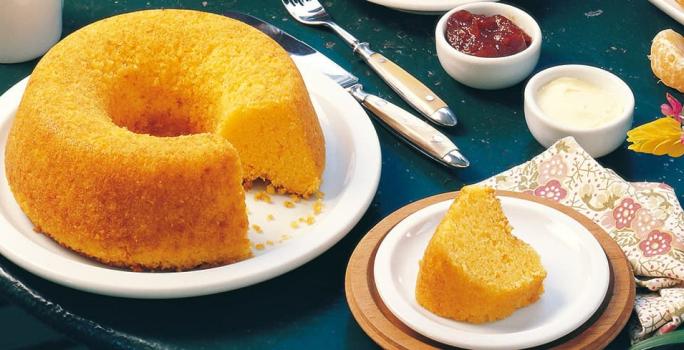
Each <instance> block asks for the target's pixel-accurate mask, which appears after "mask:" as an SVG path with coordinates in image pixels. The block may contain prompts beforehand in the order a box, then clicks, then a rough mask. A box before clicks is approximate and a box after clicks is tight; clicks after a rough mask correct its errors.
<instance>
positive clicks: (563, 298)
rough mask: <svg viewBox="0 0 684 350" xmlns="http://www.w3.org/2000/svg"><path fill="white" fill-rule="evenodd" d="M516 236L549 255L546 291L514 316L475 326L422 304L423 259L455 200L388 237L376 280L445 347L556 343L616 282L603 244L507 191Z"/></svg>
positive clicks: (402, 315)
mask: <svg viewBox="0 0 684 350" xmlns="http://www.w3.org/2000/svg"><path fill="white" fill-rule="evenodd" d="M499 199H501V204H502V206H503V209H504V212H505V213H506V216H507V217H508V219H509V221H510V223H511V225H512V226H513V227H514V230H513V234H515V235H516V236H517V237H519V238H521V239H523V240H524V241H525V242H527V243H529V244H530V245H531V246H532V247H533V248H534V249H535V250H536V251H537V252H538V253H539V255H540V256H541V260H542V264H543V265H544V268H545V269H546V271H547V273H548V275H547V277H546V280H545V281H544V289H545V291H544V294H542V296H541V298H540V299H539V300H538V301H537V302H536V303H534V304H532V305H529V306H527V307H525V308H522V309H519V310H517V311H516V312H515V313H513V314H512V315H511V316H509V317H508V318H506V319H503V320H500V321H497V322H491V323H484V324H470V323H465V322H457V321H453V320H450V319H446V318H442V317H440V316H437V315H435V314H433V313H431V312H430V311H428V310H426V309H424V308H423V307H422V306H420V305H419V304H418V303H417V302H416V296H415V287H416V278H417V276H418V261H419V260H420V259H422V257H423V252H424V251H425V248H426V247H427V244H428V242H429V240H430V238H431V237H432V235H433V233H434V231H435V229H436V227H437V225H438V224H439V222H440V221H441V220H442V218H443V217H444V214H445V213H446V211H447V209H448V208H449V205H450V204H451V202H452V201H444V202H440V203H436V204H433V205H431V206H429V207H426V208H424V209H422V210H419V211H417V212H416V213H414V214H412V215H410V216H409V217H407V218H406V219H404V220H403V221H401V222H400V223H399V224H398V225H397V226H395V227H394V228H393V229H392V230H391V231H390V232H389V233H388V234H387V236H386V237H385V238H384V239H383V241H382V243H381V244H380V247H379V248H378V253H377V255H376V257H375V263H374V274H375V285H376V288H377V289H378V292H379V294H380V297H381V299H382V301H383V302H384V303H385V305H387V307H388V308H389V310H390V311H391V312H392V313H393V314H394V315H395V316H396V317H397V318H399V319H400V320H401V321H402V322H403V323H405V324H406V325H407V326H409V327H410V328H412V329H413V330H415V331H416V332H418V333H420V334H422V335H424V336H426V337H429V338H432V339H434V340H436V341H439V342H441V343H444V344H448V345H453V346H457V347H463V348H477V349H518V348H527V347H533V346H539V345H543V344H546V343H548V342H551V341H554V340H556V339H558V338H560V337H562V336H564V335H566V334H568V333H570V332H572V331H573V330H575V329H577V328H578V327H579V326H581V325H582V324H583V323H584V322H586V321H587V320H588V319H589V318H590V317H591V316H592V315H593V314H594V312H595V311H596V310H597V309H598V308H599V306H600V305H601V303H602V302H603V300H604V298H605V295H606V291H607V289H608V282H609V276H610V275H609V269H608V260H607V258H606V255H605V253H604V252H603V249H602V248H601V245H600V244H599V243H598V241H597V240H596V239H595V238H594V236H592V234H591V233H590V232H589V231H588V230H587V229H586V228H584V226H582V225H581V224H580V223H579V222H577V221H575V220H574V219H573V218H571V217H569V216H567V215H565V214H563V213H561V212H560V211H557V210H555V209H553V208H550V207H547V206H544V205H542V204H539V203H535V202H532V201H528V200H524V199H518V198H511V197H504V196H499Z"/></svg>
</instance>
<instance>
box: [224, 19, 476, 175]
mask: <svg viewBox="0 0 684 350" xmlns="http://www.w3.org/2000/svg"><path fill="white" fill-rule="evenodd" d="M224 15H226V16H228V17H231V18H234V19H237V20H239V21H241V22H244V23H246V24H248V25H250V26H252V27H254V28H256V29H258V30H260V31H262V32H263V33H265V34H266V35H268V36H269V37H271V38H272V39H273V40H275V41H276V42H278V43H279V44H280V45H281V46H282V47H283V48H284V49H285V50H286V51H287V52H288V53H289V54H290V57H292V59H293V60H294V61H295V62H297V63H298V65H299V66H300V67H311V68H314V69H316V70H317V71H319V72H320V73H322V74H323V75H325V76H327V77H328V78H330V79H332V80H333V81H335V82H336V83H337V84H339V85H340V86H342V87H343V88H344V89H346V90H347V91H348V92H349V93H350V94H351V95H352V96H353V97H354V98H355V99H356V100H357V101H359V103H361V105H362V106H364V107H366V108H367V109H368V110H369V111H371V112H373V114H374V115H376V116H377V117H378V119H380V120H381V121H382V122H383V124H384V125H385V126H387V127H388V128H389V130H390V131H392V132H394V133H395V134H398V135H399V136H401V137H402V139H403V140H404V141H407V142H408V143H409V144H410V145H411V146H413V147H414V148H416V149H417V150H419V151H420V152H422V153H424V154H426V155H428V156H429V157H431V158H432V159H434V160H436V161H438V162H440V163H442V164H444V165H446V166H448V167H452V168H465V167H467V166H468V165H470V162H469V161H468V160H467V159H466V158H465V157H464V156H463V155H462V154H461V151H460V150H459V149H458V147H456V145H455V144H454V143H453V142H451V140H449V138H448V137H447V136H446V135H444V134H442V133H441V132H440V131H439V130H437V129H435V128H434V127H432V126H431V125H430V124H428V123H426V122H424V121H423V120H421V119H420V118H418V117H416V116H415V115H413V114H411V113H409V112H407V111H406V110H404V109H402V108H401V107H398V106H396V105H394V104H392V103H390V102H388V101H386V100H384V99H382V98H380V97H378V96H375V95H372V94H369V93H367V92H365V91H363V86H362V85H361V84H359V79H358V78H357V77H355V76H354V75H352V74H351V73H349V72H347V71H346V70H344V69H343V68H342V67H340V66H339V65H337V63H335V62H333V61H332V60H330V59H329V58H328V57H326V56H325V55H323V54H322V53H320V52H318V51H316V50H315V49H314V48H312V47H311V46H309V45H307V44H306V43H304V42H302V41H300V40H299V39H297V38H295V37H293V36H291V35H289V34H287V33H286V32H284V31H282V30H281V29H280V28H278V27H276V26H273V25H271V24H269V23H266V22H264V21H262V20H260V19H258V18H256V17H252V16H249V15H246V14H243V13H238V12H225V13H224Z"/></svg>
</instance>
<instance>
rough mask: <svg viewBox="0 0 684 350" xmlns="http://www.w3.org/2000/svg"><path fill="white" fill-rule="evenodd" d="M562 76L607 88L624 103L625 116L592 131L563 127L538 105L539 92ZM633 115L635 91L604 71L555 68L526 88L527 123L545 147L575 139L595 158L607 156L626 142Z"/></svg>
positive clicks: (533, 78) (532, 81) (536, 77)
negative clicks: (566, 139) (567, 138)
mask: <svg viewBox="0 0 684 350" xmlns="http://www.w3.org/2000/svg"><path fill="white" fill-rule="evenodd" d="M561 77H570V78H577V79H580V80H584V81H586V82H588V83H591V84H593V85H596V86H598V87H600V88H602V89H604V90H605V91H607V92H609V93H610V94H612V95H613V96H615V98H617V99H621V100H622V104H623V106H624V111H623V113H622V114H621V115H620V116H619V117H617V118H615V119H614V120H612V121H610V122H609V123H607V124H604V125H601V126H598V127H596V128H592V129H584V128H573V127H571V126H567V125H562V124H561V123H559V122H558V121H556V120H554V119H552V118H550V117H549V116H548V115H546V114H545V113H544V112H543V111H542V109H541V108H540V107H539V105H538V103H537V94H538V93H539V90H540V89H541V88H542V87H543V86H544V85H546V84H547V83H549V82H551V81H552V80H554V79H556V78H561ZM633 113H634V94H633V93H632V90H631V89H630V88H629V86H627V84H626V83H625V82H624V81H622V79H620V78H618V77H617V76H616V75H615V74H613V73H610V72H608V71H606V70H603V69H601V68H596V67H592V66H585V65H577V64H570V65H563V66H556V67H552V68H548V69H545V70H543V71H541V72H539V73H537V74H535V75H534V76H533V77H532V78H531V79H530V81H529V82H528V83H527V86H526V87H525V121H526V122H527V127H528V128H529V129H530V132H532V135H533V136H534V138H535V139H537V141H539V143H541V144H542V145H544V146H545V147H549V146H551V145H552V144H553V143H554V142H556V141H558V140H560V139H562V138H563V137H566V136H573V137H574V138H575V139H576V140H577V142H578V143H579V144H580V145H581V146H582V148H584V149H585V150H586V151H587V152H588V153H589V154H590V155H591V156H592V157H594V158H597V157H601V156H604V155H606V154H608V153H610V152H612V151H614V150H615V149H617V148H618V147H620V145H621V144H622V143H623V142H624V141H625V138H626V134H627V130H629V128H630V127H631V126H632V119H633Z"/></svg>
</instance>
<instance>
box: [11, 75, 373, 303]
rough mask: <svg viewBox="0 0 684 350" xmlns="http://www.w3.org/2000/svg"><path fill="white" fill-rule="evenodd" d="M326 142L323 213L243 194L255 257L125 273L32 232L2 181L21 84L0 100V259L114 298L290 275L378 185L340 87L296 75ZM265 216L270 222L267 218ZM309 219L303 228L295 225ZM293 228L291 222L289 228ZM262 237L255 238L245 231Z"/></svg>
mask: <svg viewBox="0 0 684 350" xmlns="http://www.w3.org/2000/svg"><path fill="white" fill-rule="evenodd" d="M302 73H303V75H304V80H305V83H306V85H307V89H308V90H309V93H310V95H311V97H312V100H313V102H314V106H315V108H316V112H317V114H318V118H319V120H320V122H321V127H322V129H323V134H324V136H325V140H326V145H325V146H326V167H325V171H324V174H323V183H322V187H321V191H322V192H324V193H325V196H324V199H323V206H324V207H323V212H322V213H320V215H313V208H312V206H313V203H314V201H315V199H311V200H306V201H302V202H299V203H296V205H295V207H294V208H286V207H285V206H284V205H283V202H284V201H286V200H290V198H289V197H287V196H281V195H272V199H273V203H272V204H268V203H266V202H263V201H257V200H255V194H256V193H257V192H260V191H263V190H264V188H263V186H256V187H254V188H252V189H251V190H249V191H248V192H247V208H248V210H249V223H250V232H249V238H250V241H251V242H252V248H253V249H252V251H253V253H254V257H252V258H250V259H247V260H244V261H241V262H238V263H235V264H231V265H226V266H221V267H215V268H209V269H203V270H193V271H186V272H131V271H124V270H120V269H116V268H112V267H108V266H105V265H102V264H99V263H97V262H95V261H92V260H89V259H86V258H84V257H82V256H80V255H77V254H74V253H73V252H71V251H70V250H68V249H65V248H63V247H61V246H60V245H58V244H56V243H55V242H54V241H52V240H51V239H49V238H48V237H46V236H45V235H42V234H38V233H36V232H34V231H33V225H32V224H31V222H30V221H29V220H28V218H27V217H26V216H25V215H24V213H23V212H22V211H21V209H20V208H19V206H18V205H17V203H16V202H15V200H14V197H13V195H12V192H11V191H10V188H9V185H8V183H7V178H6V177H5V157H4V156H5V144H6V141H7V135H8V132H9V129H10V126H11V123H12V120H13V119H14V115H15V113H16V110H17V107H18V105H19V101H20V100H21V96H22V94H23V92H24V89H25V88H26V83H27V80H28V78H27V79H24V80H22V81H21V82H19V83H17V84H16V85H15V86H14V87H12V88H11V89H9V90H8V91H7V92H6V93H5V94H3V95H2V96H0V174H1V175H0V232H2V239H0V253H2V255H4V256H5V257H7V258H8V259H9V260H11V261H12V262H14V263H16V264H17V265H19V266H21V267H23V268H25V269H26V270H28V271H30V272H32V273H34V274H36V275H38V276H41V277H43V278H46V279H48V280H50V281H53V282H55V283H59V284H62V285H65V286H68V287H72V288H76V289H80V290H84V291H88V292H92V293H97V294H105V295H112V296H119V297H130V298H180V297H190V296H199V295H206V294H213V293H218V292H224V291H229V290H233V289H237V288H241V287H245V286H249V285H252V284H255V283H259V282H262V281H265V280H268V279H270V278H273V277H276V276H278V275H281V274H283V273H285V272H288V271H290V270H293V269H295V268H297V267H299V266H301V265H303V264H304V263H306V262H308V261H309V260H311V259H313V258H315V257H316V256H318V255H320V254H321V253H323V252H324V251H326V250H327V249H329V248H330V247H332V246H333V245H334V244H335V243H337V241H339V240H340V239H341V238H342V237H344V236H345V235H346V234H347V233H348V232H349V231H350V230H351V229H352V227H354V225H355V224H356V223H357V222H358V221H359V220H360V219H361V216H362V215H363V214H364V213H365V211H366V209H367V208H368V205H369V204H370V202H371V200H372V198H373V196H374V195H375V191H376V189H377V187H378V181H379V179H380V165H381V159H380V144H379V141H378V137H377V134H376V133H375V129H374V128H373V125H372V123H371V122H370V119H369V118H368V116H367V115H366V113H365V111H364V110H363V109H362V108H361V107H360V106H359V104H358V103H357V102H356V101H355V100H354V99H353V98H352V97H351V96H350V95H349V94H348V93H347V92H346V91H345V90H343V89H342V88H341V87H339V86H338V85H337V84H335V83H334V82H332V81H331V80H329V79H327V78H325V77H323V76H321V75H317V74H313V73H307V72H302ZM269 214H270V215H272V216H273V217H272V220H271V218H269ZM309 216H313V217H314V219H315V223H313V224H311V225H309V224H307V223H306V222H301V221H300V220H299V218H307V217H309ZM292 222H297V223H298V224H297V225H298V226H299V227H298V228H294V227H292V226H294V225H293V224H292ZM254 224H256V225H259V226H260V227H261V230H263V232H261V233H258V232H256V230H255V228H254V227H252V225H254Z"/></svg>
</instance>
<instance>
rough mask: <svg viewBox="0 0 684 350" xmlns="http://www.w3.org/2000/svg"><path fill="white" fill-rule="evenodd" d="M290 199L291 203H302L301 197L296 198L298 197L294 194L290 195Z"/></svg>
mask: <svg viewBox="0 0 684 350" xmlns="http://www.w3.org/2000/svg"><path fill="white" fill-rule="evenodd" d="M290 199H291V200H292V201H293V202H295V203H299V202H301V201H302V197H300V196H298V195H296V194H291V195H290Z"/></svg>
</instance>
